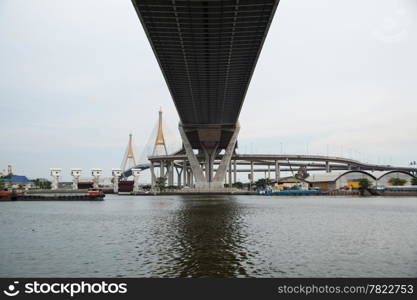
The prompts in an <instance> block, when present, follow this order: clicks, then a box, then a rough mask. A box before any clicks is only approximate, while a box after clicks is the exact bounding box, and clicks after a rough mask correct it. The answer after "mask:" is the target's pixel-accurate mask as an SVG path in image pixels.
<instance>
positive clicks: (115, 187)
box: [111, 169, 122, 194]
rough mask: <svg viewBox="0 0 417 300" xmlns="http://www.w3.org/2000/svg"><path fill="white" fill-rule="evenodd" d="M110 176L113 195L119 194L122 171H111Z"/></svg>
mask: <svg viewBox="0 0 417 300" xmlns="http://www.w3.org/2000/svg"><path fill="white" fill-rule="evenodd" d="M111 175H112V176H113V193H115V194H117V193H119V178H120V176H121V175H122V169H112V170H111Z"/></svg>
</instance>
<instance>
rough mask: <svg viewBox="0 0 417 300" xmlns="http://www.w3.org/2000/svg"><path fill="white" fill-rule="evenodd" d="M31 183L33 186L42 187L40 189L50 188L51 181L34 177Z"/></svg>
mask: <svg viewBox="0 0 417 300" xmlns="http://www.w3.org/2000/svg"><path fill="white" fill-rule="evenodd" d="M33 184H34V185H35V187H37V188H39V189H42V190H49V189H51V185H52V183H51V182H50V181H48V180H41V179H39V178H36V179H34V180H33Z"/></svg>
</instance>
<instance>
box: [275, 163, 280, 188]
mask: <svg viewBox="0 0 417 300" xmlns="http://www.w3.org/2000/svg"><path fill="white" fill-rule="evenodd" d="M280 179H281V169H280V166H279V163H278V161H277V160H276V161H275V181H276V182H277V183H278V181H279V180H280Z"/></svg>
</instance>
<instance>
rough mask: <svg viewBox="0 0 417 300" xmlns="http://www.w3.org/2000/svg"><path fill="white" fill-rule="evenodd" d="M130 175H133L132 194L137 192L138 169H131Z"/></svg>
mask: <svg viewBox="0 0 417 300" xmlns="http://www.w3.org/2000/svg"><path fill="white" fill-rule="evenodd" d="M132 175H133V192H134V193H137V192H139V175H140V169H132Z"/></svg>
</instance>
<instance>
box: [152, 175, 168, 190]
mask: <svg viewBox="0 0 417 300" xmlns="http://www.w3.org/2000/svg"><path fill="white" fill-rule="evenodd" d="M166 181H167V179H166V178H165V177H158V178H156V182H155V186H156V188H157V189H159V190H160V191H163V190H164V189H165V182H166Z"/></svg>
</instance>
